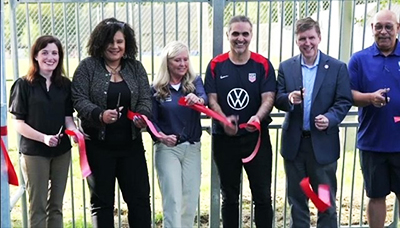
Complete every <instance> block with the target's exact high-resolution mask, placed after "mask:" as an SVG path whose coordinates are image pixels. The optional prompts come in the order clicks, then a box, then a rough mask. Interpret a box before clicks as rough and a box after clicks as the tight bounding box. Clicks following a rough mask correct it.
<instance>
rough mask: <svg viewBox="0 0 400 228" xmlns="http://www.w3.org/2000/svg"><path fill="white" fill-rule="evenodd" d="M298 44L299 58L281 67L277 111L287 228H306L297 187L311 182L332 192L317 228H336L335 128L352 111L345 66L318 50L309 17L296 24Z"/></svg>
mask: <svg viewBox="0 0 400 228" xmlns="http://www.w3.org/2000/svg"><path fill="white" fill-rule="evenodd" d="M295 33H296V44H297V46H298V47H299V50H300V52H301V54H300V55H298V56H295V57H292V58H290V59H288V60H286V61H284V62H282V63H281V64H280V65H279V72H278V86H277V95H276V101H275V106H276V107H277V108H278V109H280V110H283V111H286V115H285V120H284V122H283V125H282V146H281V154H282V156H283V158H284V165H285V172H286V178H287V188H288V189H287V190H288V198H289V204H290V207H291V227H292V228H309V227H310V211H309V208H308V199H307V197H306V196H305V195H304V193H303V192H302V190H301V188H300V185H299V183H300V181H301V180H302V179H303V178H305V177H309V178H310V183H311V186H312V187H313V189H314V190H315V191H318V186H319V185H320V184H327V185H329V186H330V201H331V205H332V206H331V207H330V208H329V209H328V210H326V211H325V212H324V213H318V225H317V227H318V228H334V227H335V228H336V227H338V225H337V213H336V204H335V199H336V190H337V184H336V169H337V159H338V158H339V152H340V142H339V127H338V125H339V123H340V122H341V121H342V120H343V119H344V117H345V116H346V114H347V112H348V110H349V109H350V108H351V105H352V95H351V89H350V81H349V75H348V71H347V67H346V64H345V63H343V62H340V61H338V60H336V59H334V58H332V57H330V56H327V55H325V54H323V53H322V52H321V51H319V49H318V44H319V43H320V41H321V31H320V27H319V24H318V22H316V21H314V20H313V19H312V18H310V17H307V18H304V19H300V20H298V21H297V22H296V31H295Z"/></svg>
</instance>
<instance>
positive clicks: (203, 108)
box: [178, 97, 261, 163]
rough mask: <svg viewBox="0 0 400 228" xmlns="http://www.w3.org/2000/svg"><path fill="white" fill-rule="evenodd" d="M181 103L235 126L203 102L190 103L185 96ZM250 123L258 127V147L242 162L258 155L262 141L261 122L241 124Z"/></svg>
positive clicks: (242, 126) (179, 102)
mask: <svg viewBox="0 0 400 228" xmlns="http://www.w3.org/2000/svg"><path fill="white" fill-rule="evenodd" d="M178 104H179V105H182V106H185V107H188V108H191V109H193V110H196V111H198V112H201V113H204V114H206V115H207V116H209V117H211V118H213V119H216V120H219V121H220V122H222V123H223V124H225V125H229V126H233V124H232V123H231V122H229V121H228V120H227V119H226V118H225V117H223V116H221V115H220V114H218V113H217V112H215V111H213V110H211V109H209V108H207V107H206V106H204V105H202V104H193V105H188V104H187V103H186V100H185V97H181V98H180V99H179V101H178ZM248 125H250V126H253V127H255V128H257V130H258V132H259V134H258V141H257V144H256V147H255V148H254V150H253V152H252V153H251V154H250V155H249V156H248V157H247V158H243V159H242V162H243V163H248V162H250V161H251V160H253V158H254V157H255V156H256V155H257V153H258V150H259V148H260V143H261V127H260V123H259V122H252V123H242V124H240V125H239V128H240V129H243V128H246V127H247V126H248Z"/></svg>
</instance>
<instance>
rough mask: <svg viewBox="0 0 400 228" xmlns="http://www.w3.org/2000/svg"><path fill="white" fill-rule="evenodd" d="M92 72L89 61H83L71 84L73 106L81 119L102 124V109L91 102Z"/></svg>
mask: <svg viewBox="0 0 400 228" xmlns="http://www.w3.org/2000/svg"><path fill="white" fill-rule="evenodd" d="M90 80H91V79H90V72H89V67H88V63H87V61H85V60H83V61H82V62H81V63H80V64H79V66H78V68H76V70H75V73H74V76H73V78H72V84H71V97H72V102H73V106H74V108H75V109H76V111H77V112H78V115H79V116H80V117H83V118H85V119H87V120H92V121H95V122H97V123H99V124H100V120H99V115H100V113H101V112H102V108H100V107H99V106H98V105H96V104H94V103H93V102H92V101H91V100H90V84H91V83H90Z"/></svg>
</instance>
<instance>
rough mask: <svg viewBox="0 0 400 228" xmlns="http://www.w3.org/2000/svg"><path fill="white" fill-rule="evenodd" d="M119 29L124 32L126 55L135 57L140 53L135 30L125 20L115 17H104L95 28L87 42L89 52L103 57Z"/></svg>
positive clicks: (91, 54)
mask: <svg viewBox="0 0 400 228" xmlns="http://www.w3.org/2000/svg"><path fill="white" fill-rule="evenodd" d="M118 31H121V32H122V33H123V34H124V38H125V55H126V57H127V58H128V59H135V58H136V55H137V53H138V47H137V45H136V39H135V31H134V30H133V29H132V28H131V27H130V26H129V25H128V24H126V23H125V22H122V21H118V20H117V19H115V18H113V17H111V18H107V19H104V20H103V21H101V22H100V23H99V24H98V25H97V26H96V28H94V30H93V32H92V33H91V34H90V39H89V42H88V44H87V49H88V54H89V55H90V56H92V57H97V58H99V57H102V56H103V53H104V51H105V50H106V48H107V45H108V44H109V43H112V42H113V41H114V35H115V33H117V32H118Z"/></svg>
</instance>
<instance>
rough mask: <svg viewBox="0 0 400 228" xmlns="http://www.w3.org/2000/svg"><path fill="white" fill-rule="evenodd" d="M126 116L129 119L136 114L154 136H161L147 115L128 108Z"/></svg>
mask: <svg viewBox="0 0 400 228" xmlns="http://www.w3.org/2000/svg"><path fill="white" fill-rule="evenodd" d="M127 116H128V119H130V120H133V118H134V117H135V116H137V117H139V118H142V119H143V120H144V121H145V122H146V124H147V126H148V127H149V129H150V131H151V133H153V135H154V136H156V137H157V138H161V137H162V136H161V135H160V133H158V131H157V129H156V127H154V124H153V123H152V122H151V121H150V120H149V119H148V118H147V116H145V115H142V114H140V113H136V112H132V111H131V110H128V114H127Z"/></svg>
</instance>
